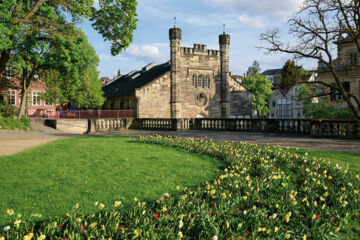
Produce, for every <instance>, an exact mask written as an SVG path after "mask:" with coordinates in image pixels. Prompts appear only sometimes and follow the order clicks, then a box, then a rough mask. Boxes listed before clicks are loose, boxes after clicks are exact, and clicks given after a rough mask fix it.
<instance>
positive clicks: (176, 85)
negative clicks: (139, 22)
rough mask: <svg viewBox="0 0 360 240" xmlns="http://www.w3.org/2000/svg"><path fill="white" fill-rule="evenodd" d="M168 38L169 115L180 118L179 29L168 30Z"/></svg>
mask: <svg viewBox="0 0 360 240" xmlns="http://www.w3.org/2000/svg"><path fill="white" fill-rule="evenodd" d="M169 38H170V71H171V73H170V82H171V83H170V117H171V118H180V111H181V109H180V80H179V71H180V47H181V45H180V41H181V29H180V28H177V27H176V26H174V27H173V28H171V29H170V30H169Z"/></svg>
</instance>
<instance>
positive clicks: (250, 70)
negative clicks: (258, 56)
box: [247, 60, 261, 76]
mask: <svg viewBox="0 0 360 240" xmlns="http://www.w3.org/2000/svg"><path fill="white" fill-rule="evenodd" d="M260 71H261V68H260V64H259V63H258V62H257V61H256V60H255V61H254V62H253V64H252V65H251V66H250V67H249V68H248V70H247V75H250V76H252V75H255V74H256V73H260Z"/></svg>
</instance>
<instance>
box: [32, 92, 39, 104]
mask: <svg viewBox="0 0 360 240" xmlns="http://www.w3.org/2000/svg"><path fill="white" fill-rule="evenodd" d="M40 101H41V99H40V92H32V105H33V106H40V104H41V102H40Z"/></svg>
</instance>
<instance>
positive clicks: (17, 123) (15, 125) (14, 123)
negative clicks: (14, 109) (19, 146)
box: [0, 115, 31, 131]
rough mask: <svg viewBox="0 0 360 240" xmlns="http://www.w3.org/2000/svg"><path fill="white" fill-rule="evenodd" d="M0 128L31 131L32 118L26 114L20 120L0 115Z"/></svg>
mask: <svg viewBox="0 0 360 240" xmlns="http://www.w3.org/2000/svg"><path fill="white" fill-rule="evenodd" d="M0 129H12V130H23V131H29V130H31V126H30V120H29V119H28V118H27V117H26V116H22V117H21V119H20V120H19V119H14V118H13V117H4V116H2V115H0Z"/></svg>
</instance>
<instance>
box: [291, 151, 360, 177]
mask: <svg viewBox="0 0 360 240" xmlns="http://www.w3.org/2000/svg"><path fill="white" fill-rule="evenodd" d="M292 150H294V149H292ZM295 151H296V152H299V153H306V152H307V153H308V154H309V156H310V157H316V158H322V159H326V158H327V159H330V160H332V161H333V163H334V164H339V166H341V167H343V168H346V166H347V165H349V170H350V171H351V172H353V173H356V174H360V153H353V152H334V151H316V150H303V149H299V150H295Z"/></svg>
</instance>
